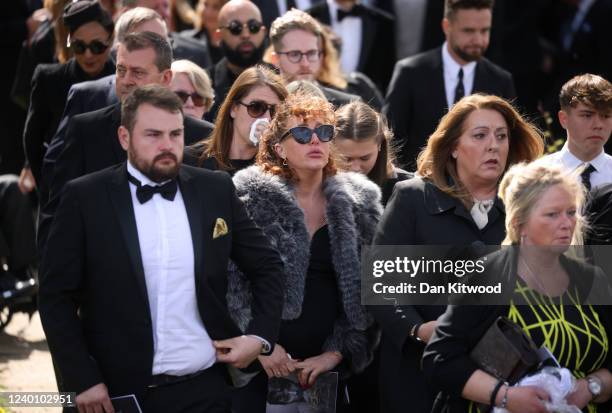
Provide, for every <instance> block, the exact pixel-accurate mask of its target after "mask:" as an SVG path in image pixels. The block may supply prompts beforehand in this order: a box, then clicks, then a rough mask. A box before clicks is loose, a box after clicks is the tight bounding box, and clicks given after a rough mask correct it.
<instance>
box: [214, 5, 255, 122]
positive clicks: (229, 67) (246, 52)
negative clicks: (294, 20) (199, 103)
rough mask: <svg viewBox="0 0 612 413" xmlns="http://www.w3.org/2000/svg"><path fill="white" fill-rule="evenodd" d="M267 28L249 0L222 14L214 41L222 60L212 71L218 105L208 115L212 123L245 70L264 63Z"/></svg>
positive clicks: (228, 7)
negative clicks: (219, 50)
mask: <svg viewBox="0 0 612 413" xmlns="http://www.w3.org/2000/svg"><path fill="white" fill-rule="evenodd" d="M266 34H267V31H266V27H265V26H264V25H263V23H262V19H261V12H260V11H259V9H258V8H257V6H256V5H255V4H253V3H252V2H251V1H249V0H230V1H229V2H227V3H226V4H225V5H224V6H223V7H222V8H221V10H220V11H219V27H218V28H217V30H216V31H215V35H214V37H215V41H217V42H219V45H220V47H221V51H222V52H223V56H224V57H223V59H221V60H220V61H219V62H218V63H217V64H216V65H215V66H214V69H213V70H212V72H211V79H212V82H213V88H214V89H215V104H214V105H213V107H212V109H211V110H210V111H209V112H208V113H207V114H206V118H207V119H210V120H213V119H214V118H215V116H217V111H218V110H219V107H220V106H221V104H222V103H223V101H224V100H225V96H227V92H228V91H229V89H230V88H231V87H232V84H233V83H234V81H235V80H236V78H237V77H238V75H240V73H242V72H243V71H244V70H245V69H247V68H249V67H251V66H255V65H256V64H258V63H261V59H262V57H263V54H264V51H265V50H266V46H267V44H266Z"/></svg>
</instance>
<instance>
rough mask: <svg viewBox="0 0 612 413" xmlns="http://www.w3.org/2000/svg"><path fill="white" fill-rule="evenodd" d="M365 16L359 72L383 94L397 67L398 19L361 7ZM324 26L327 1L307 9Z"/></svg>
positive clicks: (374, 9)
mask: <svg viewBox="0 0 612 413" xmlns="http://www.w3.org/2000/svg"><path fill="white" fill-rule="evenodd" d="M358 7H360V9H361V10H362V13H361V15H360V17H361V21H362V30H361V33H362V36H361V54H360V55H359V63H358V64H357V71H358V72H363V73H365V74H366V75H367V76H368V77H369V78H370V79H372V80H373V81H374V83H376V86H378V88H379V89H380V90H382V91H383V92H384V91H386V90H387V85H388V84H389V79H391V74H392V73H393V65H394V64H395V60H396V59H395V19H394V17H393V16H392V15H391V14H389V13H387V12H385V11H383V10H380V9H377V8H374V7H370V6H365V5H359V6H358ZM307 11H308V13H310V15H312V16H313V17H314V18H315V19H317V20H319V21H320V22H321V23H323V24H327V25H330V24H331V17H330V14H329V13H330V12H329V6H328V5H327V2H321V3H319V4H317V5H315V6H313V7H311V8H310V9H308V10H307Z"/></svg>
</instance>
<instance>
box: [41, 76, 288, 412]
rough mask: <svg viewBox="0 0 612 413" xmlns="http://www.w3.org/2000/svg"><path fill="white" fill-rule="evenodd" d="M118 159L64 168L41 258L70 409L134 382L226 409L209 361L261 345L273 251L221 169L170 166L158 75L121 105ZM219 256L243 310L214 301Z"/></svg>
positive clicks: (152, 391) (149, 390)
mask: <svg viewBox="0 0 612 413" xmlns="http://www.w3.org/2000/svg"><path fill="white" fill-rule="evenodd" d="M119 138H120V141H121V146H122V147H123V149H124V150H126V151H127V154H128V155H127V156H128V161H127V163H125V162H124V163H122V164H120V165H117V166H114V167H110V168H107V169H104V170H102V171H98V172H96V173H93V174H90V175H87V176H84V177H82V178H79V179H76V180H74V181H72V182H70V183H69V184H68V185H67V186H66V191H65V193H64V196H63V197H62V201H61V203H60V206H59V208H58V210H57V216H56V219H55V220H54V222H53V226H52V228H51V235H50V241H51V242H50V244H49V248H48V249H47V251H46V254H45V255H44V258H43V263H42V266H41V277H40V281H41V286H40V313H41V319H42V323H43V327H44V330H45V334H46V337H47V340H48V343H49V347H50V349H51V352H52V355H53V358H54V361H55V362H56V364H57V368H58V371H59V376H60V378H61V388H62V389H63V390H65V391H72V392H76V393H77V397H76V403H77V405H78V408H79V410H80V411H96V412H98V411H105V412H110V411H112V410H111V401H110V400H109V397H115V396H123V395H128V394H135V395H136V397H137V398H138V401H139V403H140V404H141V406H142V409H143V411H145V412H154V413H155V412H169V411H172V412H229V394H228V388H227V384H226V375H225V371H224V368H223V366H222V364H219V363H227V364H229V365H232V366H233V367H237V368H244V367H247V366H248V365H250V363H251V362H253V361H254V360H255V359H256V357H257V356H258V355H260V354H262V353H266V352H269V351H270V350H271V345H272V344H273V343H274V341H275V340H276V338H277V335H278V329H279V327H280V316H281V310H282V294H283V293H282V291H283V288H284V287H283V286H282V278H283V276H282V262H281V259H280V256H279V254H278V252H277V251H276V250H275V249H274V248H272V246H271V245H270V243H269V241H268V240H267V239H266V238H265V236H264V235H263V233H262V232H261V230H260V229H259V228H258V227H257V226H256V225H255V224H254V223H253V222H252V221H251V219H250V218H249V217H248V215H247V213H246V210H245V209H244V207H243V205H242V203H241V202H240V200H239V199H238V197H237V196H236V193H235V189H234V186H233V184H232V181H231V179H230V177H229V176H228V175H227V174H225V173H218V172H212V171H207V170H204V169H200V168H192V167H188V166H181V162H182V154H183V149H184V141H183V114H182V102H181V100H180V99H178V97H177V96H175V95H174V94H173V93H172V92H171V91H169V90H168V89H166V88H163V87H160V86H158V85H149V86H144V87H142V88H138V89H136V90H134V91H133V92H132V93H131V94H130V95H129V96H128V97H127V98H126V100H125V102H124V104H123V108H122V122H121V127H120V128H119ZM230 258H231V259H232V260H233V262H235V263H236V264H237V265H238V266H239V267H240V268H241V269H242V270H243V271H244V273H245V274H246V275H247V276H248V278H249V281H250V285H251V291H252V294H253V321H252V322H251V324H250V325H249V327H248V328H247V331H245V332H244V335H243V332H241V331H240V329H239V328H238V327H237V326H236V325H235V323H234V322H233V321H232V320H231V318H230V315H229V313H228V310H227V304H226V293H227V268H228V263H229V259H230Z"/></svg>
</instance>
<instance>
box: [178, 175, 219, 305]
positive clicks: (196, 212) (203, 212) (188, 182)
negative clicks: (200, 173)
mask: <svg viewBox="0 0 612 413" xmlns="http://www.w3.org/2000/svg"><path fill="white" fill-rule="evenodd" d="M179 187H180V188H181V195H182V196H183V202H184V203H185V210H186V211H187V218H188V219H189V228H190V229H191V241H192V243H193V262H194V274H195V279H196V293H197V294H198V296H199V286H200V285H201V281H202V276H203V268H202V263H203V262H208V260H209V259H211V260H212V259H213V258H212V255H211V251H210V250H211V241H212V233H211V234H205V233H203V231H204V230H205V228H204V223H205V222H208V221H209V220H210V219H211V218H210V217H209V216H208V214H209V213H208V211H207V208H204V205H203V203H202V197H201V195H200V193H201V192H202V190H203V188H196V185H195V181H194V180H193V179H192V177H191V174H190V173H189V171H188V170H186V169H185V168H181V169H180V171H179ZM211 231H212V228H211Z"/></svg>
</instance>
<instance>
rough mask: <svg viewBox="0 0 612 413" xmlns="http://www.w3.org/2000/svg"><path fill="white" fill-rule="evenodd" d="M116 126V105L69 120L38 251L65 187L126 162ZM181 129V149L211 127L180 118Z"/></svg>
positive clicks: (43, 213) (118, 108)
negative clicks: (182, 145) (182, 121)
mask: <svg viewBox="0 0 612 413" xmlns="http://www.w3.org/2000/svg"><path fill="white" fill-rule="evenodd" d="M120 123H121V106H120V104H119V103H117V104H115V105H112V106H108V107H106V108H102V109H99V110H96V111H93V112H89V113H83V114H80V115H76V116H74V117H72V118H71V119H70V121H69V124H68V128H67V130H66V144H65V146H64V149H63V151H62V152H61V154H60V156H59V158H58V159H57V164H56V165H55V168H54V171H53V176H52V177H51V185H50V188H49V201H48V202H47V204H46V205H45V206H44V207H43V209H42V211H41V216H40V220H39V228H38V244H39V246H40V247H41V248H42V247H43V245H44V243H45V241H46V237H47V235H48V231H49V225H50V223H51V220H52V219H53V214H54V211H55V208H56V207H57V204H58V202H59V197H60V195H61V193H62V190H63V188H64V186H65V185H66V183H68V181H70V180H72V179H75V178H78V177H80V176H83V175H86V174H89V173H92V172H96V171H99V170H101V169H104V168H107V167H109V166H112V165H116V164H118V163H120V162H124V161H125V160H126V158H127V155H126V153H125V151H124V150H123V148H122V147H121V145H120V144H119V138H118V137H117V130H118V129H119V125H120ZM184 126H185V145H190V144H192V143H195V142H197V141H199V140H201V139H203V138H205V137H207V136H208V135H209V134H210V132H212V129H213V126H212V124H210V123H208V122H206V121H203V120H197V119H193V118H190V117H188V116H186V117H185V118H184Z"/></svg>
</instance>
